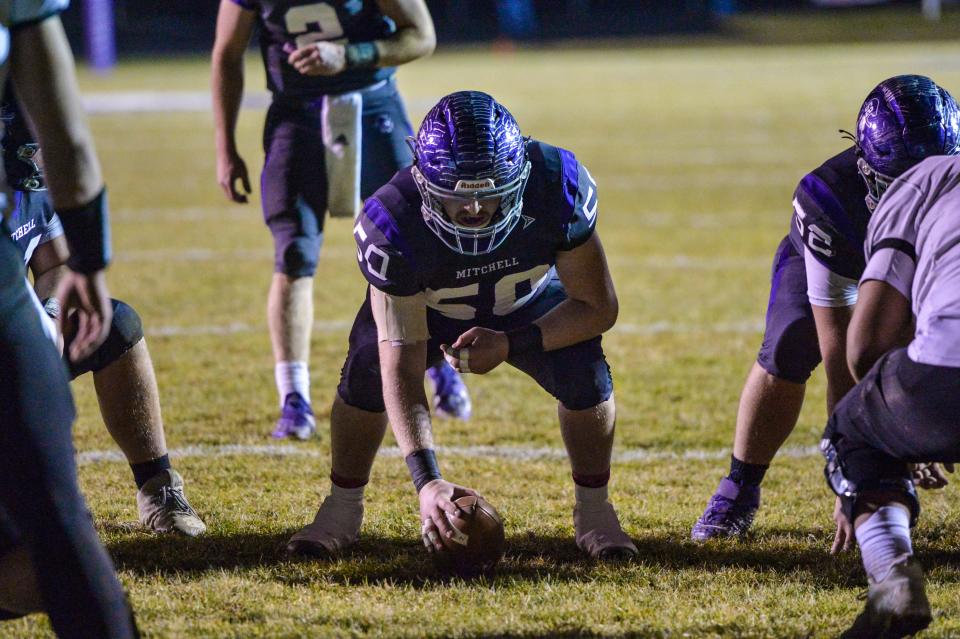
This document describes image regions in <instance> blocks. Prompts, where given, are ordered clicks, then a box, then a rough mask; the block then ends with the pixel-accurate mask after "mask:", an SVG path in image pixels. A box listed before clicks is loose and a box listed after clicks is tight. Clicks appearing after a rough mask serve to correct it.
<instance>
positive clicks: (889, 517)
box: [856, 506, 913, 583]
mask: <svg viewBox="0 0 960 639" xmlns="http://www.w3.org/2000/svg"><path fill="white" fill-rule="evenodd" d="M856 536H857V543H858V544H860V554H861V556H862V557H863V567H864V569H865V570H866V571H867V575H868V576H869V577H870V579H871V580H872V581H873V582H874V583H878V582H881V581H883V580H884V579H886V578H887V575H888V574H889V573H890V568H892V567H893V565H894V564H896V563H899V562H901V561H903V559H904V558H906V557H909V556H911V555H912V554H913V546H912V545H911V544H910V514H909V513H908V512H907V511H906V509H905V508H903V507H902V506H883V507H882V508H879V509H877V512H875V513H873V514H872V515H870V517H869V519H867V520H866V521H865V522H863V523H862V524H861V525H860V527H859V528H857V531H856Z"/></svg>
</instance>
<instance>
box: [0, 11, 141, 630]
mask: <svg viewBox="0 0 960 639" xmlns="http://www.w3.org/2000/svg"><path fill="white" fill-rule="evenodd" d="M66 4H67V3H66V2H65V1H61V0H12V1H11V0H0V59H3V60H6V59H7V55H8V53H9V68H10V74H11V76H12V77H13V79H14V82H15V83H16V85H17V90H18V93H19V97H20V100H21V101H22V103H23V105H24V109H25V111H26V112H27V113H28V114H29V117H30V120H31V121H32V122H33V124H34V125H35V128H36V131H37V134H38V138H39V141H40V144H41V145H42V146H43V148H44V149H47V151H48V152H49V153H50V157H49V158H48V159H47V168H48V169H49V171H50V175H49V178H48V187H49V189H50V197H51V200H52V201H53V204H54V206H55V207H56V209H57V210H58V211H59V212H60V216H61V219H62V222H63V227H64V231H65V234H66V236H67V242H68V243H69V245H70V258H69V260H68V261H67V266H68V267H69V269H68V270H67V272H66V273H64V274H63V276H62V278H61V280H60V284H59V289H58V293H57V298H58V299H59V300H60V302H61V307H62V309H63V311H64V312H65V313H69V312H70V311H71V310H73V311H74V312H75V313H77V315H78V322H77V332H76V335H75V336H74V339H73V341H72V343H71V345H70V347H69V349H68V352H69V357H70V359H71V361H80V360H82V359H84V358H85V357H88V356H90V355H91V354H92V353H93V352H94V351H95V350H96V349H97V347H98V346H99V345H100V343H101V342H102V341H103V340H104V339H105V338H106V337H107V334H108V332H109V330H110V323H111V314H112V313H111V305H110V296H109V294H108V291H107V287H106V283H105V279H104V273H103V271H104V268H105V267H106V266H107V263H108V262H109V261H110V235H109V227H108V221H107V204H106V195H105V191H104V185H103V178H102V176H101V173H100V164H99V162H98V161H97V156H96V151H95V149H94V146H93V141H92V138H91V137H90V131H89V128H88V126H87V122H86V118H85V116H84V111H83V106H82V105H81V103H80V96H79V91H78V89H77V83H76V77H75V72H74V68H73V57H72V55H71V53H70V46H69V43H68V42H67V38H66V35H65V34H64V32H63V27H62V25H61V23H60V18H59V15H58V14H59V12H60V11H61V10H62V9H64V8H65V7H66ZM8 29H9V31H8ZM6 66H7V65H4V66H3V68H2V69H0V76H2V77H0V86H3V85H4V84H5V78H6V72H7V68H6ZM4 210H6V207H4ZM0 227H2V231H3V232H2V234H0V235H2V237H0V608H2V609H3V610H2V616H4V617H10V616H16V615H20V614H25V613H29V612H36V611H41V610H43V611H45V612H47V614H48V615H49V616H50V621H51V624H52V625H53V629H54V631H55V632H56V633H57V635H59V636H60V637H81V636H82V637H106V638H116V639H127V638H129V637H135V636H137V630H136V626H135V624H134V622H133V616H132V613H131V610H130V606H129V604H128V603H127V600H126V597H125V595H124V592H123V589H122V588H121V586H120V583H119V582H118V581H117V578H116V575H115V573H114V568H113V564H112V563H111V562H110V558H109V556H108V555H107V553H106V551H105V550H104V548H103V546H102V545H101V544H100V540H99V539H98V538H97V533H96V530H95V529H94V527H93V521H92V519H91V517H90V513H89V511H88V510H87V507H86V504H85V503H84V500H83V497H82V496H81V494H80V490H79V487H78V486H77V468H76V463H75V461H74V450H73V441H72V438H71V434H70V425H71V423H72V422H73V418H74V408H73V401H72V400H71V397H70V389H69V386H68V383H67V374H66V370H65V367H64V366H63V363H62V362H61V359H60V355H59V354H58V352H57V349H56V348H55V347H54V345H53V342H52V341H51V340H50V339H49V338H48V337H47V336H46V335H45V334H44V329H43V325H42V324H41V320H40V316H39V313H38V309H39V306H40V304H39V301H38V300H37V298H36V296H35V295H34V293H33V291H32V289H31V288H30V286H29V284H28V282H27V280H26V277H25V271H24V267H23V255H22V254H21V253H20V251H19V250H18V249H17V246H16V244H14V242H13V241H12V240H11V239H10V234H11V232H12V230H11V229H10V228H9V227H8V226H7V222H6V220H4V222H3V223H2V224H0Z"/></svg>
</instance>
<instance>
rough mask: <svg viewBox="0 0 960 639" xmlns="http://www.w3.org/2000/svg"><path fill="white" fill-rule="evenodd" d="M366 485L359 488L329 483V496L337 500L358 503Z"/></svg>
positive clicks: (361, 498)
mask: <svg viewBox="0 0 960 639" xmlns="http://www.w3.org/2000/svg"><path fill="white" fill-rule="evenodd" d="M366 487H367V486H366V485H363V486H360V487H359V488H344V487H343V486H337V485H336V484H334V483H331V484H330V496H331V497H333V498H334V499H336V500H337V501H344V502H356V503H360V502H362V501H363V491H364V489H365V488H366Z"/></svg>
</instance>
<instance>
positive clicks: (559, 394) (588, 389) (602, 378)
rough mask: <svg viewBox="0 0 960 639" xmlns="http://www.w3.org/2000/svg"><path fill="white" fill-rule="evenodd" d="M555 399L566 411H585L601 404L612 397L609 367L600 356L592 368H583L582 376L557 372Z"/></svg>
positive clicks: (568, 372) (570, 372) (611, 380)
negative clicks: (558, 377)
mask: <svg viewBox="0 0 960 639" xmlns="http://www.w3.org/2000/svg"><path fill="white" fill-rule="evenodd" d="M559 376H560V377H561V379H559V380H557V387H556V398H557V399H558V400H560V403H561V404H563V407H564V408H566V409H567V410H586V409H588V408H593V407H594V406H596V405H597V404H600V403H603V402H605V401H607V400H608V399H610V396H611V395H613V376H612V375H611V374H610V366H609V364H607V360H606V359H604V358H603V356H602V355H601V356H600V357H599V358H598V359H597V360H596V361H595V362H594V363H593V365H592V366H589V367H584V369H583V372H582V374H579V375H578V374H577V373H576V372H575V371H559Z"/></svg>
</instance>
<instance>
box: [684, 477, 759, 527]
mask: <svg viewBox="0 0 960 639" xmlns="http://www.w3.org/2000/svg"><path fill="white" fill-rule="evenodd" d="M758 508H760V487H759V486H741V485H739V484H737V483H736V482H734V481H731V480H730V479H728V478H726V477H724V478H723V479H721V480H720V486H719V487H717V492H715V493H713V497H711V498H710V501H709V502H708V503H707V509H706V510H704V511H703V514H702V515H700V519H698V520H697V523H695V524H694V525H693V530H692V531H691V532H690V538H691V539H693V540H694V541H707V540H708V539H716V538H718V537H743V536H744V535H746V534H747V531H748V530H750V524H752V523H753V517H754V515H756V514H757V509H758Z"/></svg>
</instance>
